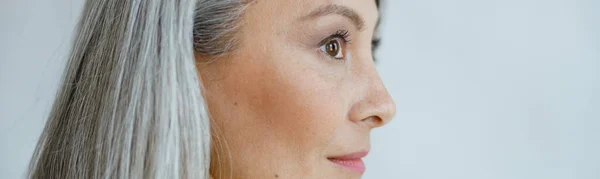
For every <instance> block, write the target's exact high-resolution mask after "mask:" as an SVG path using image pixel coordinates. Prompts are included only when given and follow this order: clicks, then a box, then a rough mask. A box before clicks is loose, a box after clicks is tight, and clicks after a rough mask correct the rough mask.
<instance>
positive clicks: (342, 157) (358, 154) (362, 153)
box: [328, 150, 369, 160]
mask: <svg viewBox="0 0 600 179" xmlns="http://www.w3.org/2000/svg"><path fill="white" fill-rule="evenodd" d="M367 154H369V151H366V150H365V151H360V152H354V153H349V154H345V155H340V156H334V157H328V159H338V160H352V159H360V158H363V157H365V156H367Z"/></svg>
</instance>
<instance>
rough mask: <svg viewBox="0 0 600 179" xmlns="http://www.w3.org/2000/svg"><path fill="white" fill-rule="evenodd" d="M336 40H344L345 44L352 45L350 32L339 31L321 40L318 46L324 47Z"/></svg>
mask: <svg viewBox="0 0 600 179" xmlns="http://www.w3.org/2000/svg"><path fill="white" fill-rule="evenodd" d="M335 38H340V39H342V42H343V43H346V44H348V43H350V41H351V40H350V32H349V31H348V30H341V29H340V30H337V31H336V32H335V33H333V34H331V35H329V36H328V37H327V38H325V39H323V40H321V41H320V42H319V43H318V44H317V45H318V46H319V47H320V46H322V45H324V44H325V43H327V42H329V41H331V40H333V39H335Z"/></svg>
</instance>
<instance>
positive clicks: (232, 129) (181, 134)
mask: <svg viewBox="0 0 600 179" xmlns="http://www.w3.org/2000/svg"><path fill="white" fill-rule="evenodd" d="M378 18H379V17H378V2H377V1H365V0H344V1H322V0H303V1H281V0H252V1H241V0H239V1H236V0H90V1H87V3H86V5H85V7H84V12H83V17H82V19H81V21H80V24H79V27H78V33H77V36H76V40H75V43H74V47H73V50H72V54H71V57H70V60H69V62H68V66H67V68H66V73H65V78H64V86H63V87H62V88H61V89H60V91H59V94H58V96H57V99H56V101H55V104H54V106H53V109H52V113H51V115H50V118H49V120H48V122H47V124H46V127H45V129H44V132H43V134H42V136H41V138H40V141H39V143H38V146H37V149H36V152H35V154H34V156H33V159H32V162H31V166H30V173H29V177H30V178H207V177H212V178H359V177H360V176H361V175H362V173H363V172H364V170H365V167H364V164H363V163H362V160H361V158H362V157H364V156H365V155H366V154H367V153H368V151H369V132H370V130H371V129H372V128H375V127H379V126H382V125H384V124H386V123H387V122H389V120H390V119H391V118H392V116H393V115H394V112H395V106H394V103H393V101H392V99H391V97H390V96H389V94H388V92H387V91H386V89H385V87H384V86H383V84H382V82H381V80H380V78H379V76H378V75H377V73H376V71H375V68H374V63H373V57H372V53H373V49H372V48H374V47H375V46H376V44H377V43H376V42H377V40H376V39H374V38H373V37H374V32H375V28H376V25H377V23H378ZM201 79H202V80H201ZM209 120H210V122H209ZM209 127H210V128H209Z"/></svg>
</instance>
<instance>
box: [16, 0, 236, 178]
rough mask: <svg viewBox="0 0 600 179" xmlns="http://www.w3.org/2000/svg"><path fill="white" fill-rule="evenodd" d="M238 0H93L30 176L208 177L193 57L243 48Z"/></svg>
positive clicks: (205, 123)
mask: <svg viewBox="0 0 600 179" xmlns="http://www.w3.org/2000/svg"><path fill="white" fill-rule="evenodd" d="M243 7H244V6H243V5H242V3H241V2H239V0H237V1H236V0H88V1H87V2H86V3H85V6H84V10H83V14H82V17H81V20H80V22H79V24H78V27H77V29H78V30H77V33H76V36H75V41H74V43H73V47H72V51H71V55H70V57H69V60H68V62H67V67H66V69H65V73H64V77H63V83H62V85H61V87H60V89H59V91H58V94H57V97H56V100H55V102H54V105H53V107H52V110H51V113H50V116H49V118H48V121H47V122H46V126H45V128H44V131H43V132H42V134H41V137H40V139H39V142H38V144H37V147H36V149H35V152H34V155H33V157H32V159H31V163H30V166H29V172H28V175H27V176H28V178H208V175H209V174H208V173H209V165H210V160H209V159H210V130H209V129H210V128H209V117H208V112H207V107H206V104H205V102H204V98H203V95H202V86H201V85H202V83H201V81H200V79H199V77H198V74H197V72H196V68H195V67H196V66H195V59H194V49H195V50H196V53H201V54H207V55H215V54H220V53H226V52H228V51H230V50H232V49H234V47H235V44H236V41H235V40H234V38H233V35H231V34H233V32H235V31H236V29H237V27H236V21H237V20H238V19H239V17H240V16H241V14H242V11H243V9H244V8H243Z"/></svg>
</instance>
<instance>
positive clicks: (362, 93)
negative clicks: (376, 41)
mask: <svg viewBox="0 0 600 179" xmlns="http://www.w3.org/2000/svg"><path fill="white" fill-rule="evenodd" d="M367 66H368V67H367V68H363V70H361V72H360V73H358V74H362V75H360V76H362V77H359V78H356V80H355V87H357V88H355V92H356V93H357V95H355V97H356V98H355V100H354V101H355V103H354V104H352V107H351V109H350V114H349V118H350V120H352V121H353V122H356V123H361V124H366V125H367V126H369V127H370V128H376V127H381V126H383V125H385V124H387V123H389V122H390V121H391V120H392V118H393V117H394V115H395V114H396V104H395V103H394V100H393V99H392V97H391V96H390V94H389V93H388V91H387V89H386V88H385V86H384V84H383V82H382V81H381V78H380V77H379V74H378V73H377V71H376V70H375V67H374V65H373V63H370V64H369V65H367Z"/></svg>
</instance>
